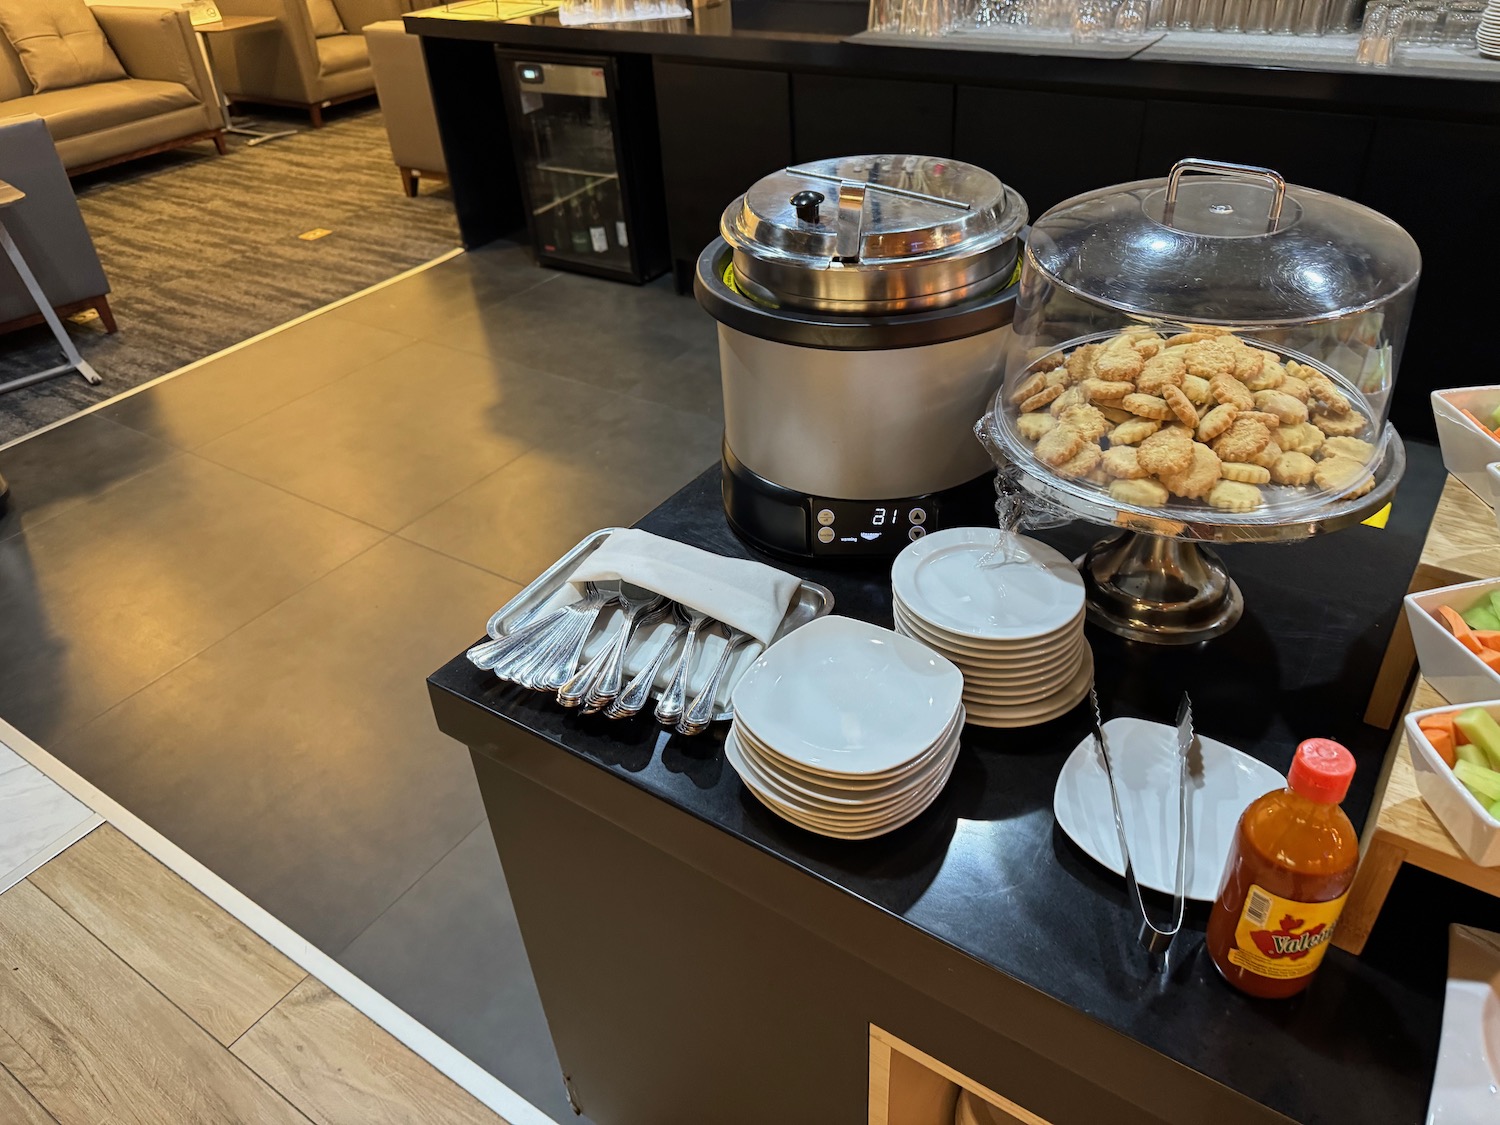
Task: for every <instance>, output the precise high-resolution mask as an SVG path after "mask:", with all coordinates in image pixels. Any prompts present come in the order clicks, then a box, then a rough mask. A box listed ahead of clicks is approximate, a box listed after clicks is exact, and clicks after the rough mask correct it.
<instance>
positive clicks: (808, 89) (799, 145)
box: [792, 74, 953, 161]
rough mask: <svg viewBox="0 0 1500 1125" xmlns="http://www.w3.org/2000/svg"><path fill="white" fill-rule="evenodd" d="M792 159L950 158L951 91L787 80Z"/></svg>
mask: <svg viewBox="0 0 1500 1125" xmlns="http://www.w3.org/2000/svg"><path fill="white" fill-rule="evenodd" d="M792 122H793V125H792V156H793V159H795V160H798V161H803V160H822V159H824V158H826V157H830V156H854V155H857V154H861V153H870V152H891V153H898V152H907V153H916V154H917V155H920V156H952V155H953V87H952V86H951V85H949V84H948V83H945V82H908V81H905V80H901V79H892V78H849V77H844V76H841V75H833V74H794V75H792Z"/></svg>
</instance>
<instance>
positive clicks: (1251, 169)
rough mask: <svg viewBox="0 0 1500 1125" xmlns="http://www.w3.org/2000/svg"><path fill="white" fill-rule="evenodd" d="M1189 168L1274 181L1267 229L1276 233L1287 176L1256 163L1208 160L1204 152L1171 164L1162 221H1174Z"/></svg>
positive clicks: (1284, 199) (1204, 172)
mask: <svg viewBox="0 0 1500 1125" xmlns="http://www.w3.org/2000/svg"><path fill="white" fill-rule="evenodd" d="M1189 172H1201V173H1202V174H1203V175H1206V176H1241V177H1249V178H1251V179H1259V180H1265V181H1266V182H1267V183H1269V184H1270V185H1271V191H1272V193H1273V194H1272V196H1271V209H1270V212H1269V213H1268V215H1267V216H1266V233H1267V234H1273V233H1275V231H1276V228H1277V226H1278V225H1279V224H1280V223H1281V208H1282V205H1283V204H1284V203H1285V202H1286V179H1285V178H1284V177H1283V176H1282V175H1281V173H1280V172H1277V171H1274V170H1273V169H1270V168H1261V167H1260V166H1258V165H1255V164H1231V163H1229V162H1228V161H1227V160H1208V159H1206V158H1204V157H1201V156H1188V157H1184V158H1183V159H1181V160H1179V161H1178V162H1177V163H1176V164H1174V165H1172V171H1171V172H1170V173H1169V174H1168V176H1167V198H1166V205H1165V207H1164V208H1163V210H1162V222H1163V223H1165V224H1166V225H1167V226H1171V225H1172V215H1173V212H1175V211H1176V209H1177V188H1178V185H1179V184H1180V183H1181V182H1182V177H1183V176H1185V175H1186V174H1187V173H1189Z"/></svg>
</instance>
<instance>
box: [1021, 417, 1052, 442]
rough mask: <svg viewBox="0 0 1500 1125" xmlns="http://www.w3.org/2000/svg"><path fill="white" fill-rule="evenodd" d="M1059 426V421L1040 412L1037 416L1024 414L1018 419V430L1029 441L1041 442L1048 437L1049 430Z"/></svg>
mask: <svg viewBox="0 0 1500 1125" xmlns="http://www.w3.org/2000/svg"><path fill="white" fill-rule="evenodd" d="M1056 425H1057V419H1056V418H1054V417H1052V415H1050V414H1044V413H1041V412H1038V413H1036V414H1022V415H1021V416H1020V417H1018V418H1017V419H1016V430H1017V431H1018V432H1019V433H1020V435H1021V436H1022V437H1023V438H1025V439H1026V440H1027V441H1041V440H1042V438H1044V437H1046V436H1047V433H1048V431H1049V430H1051V429H1052V427H1054V426H1056Z"/></svg>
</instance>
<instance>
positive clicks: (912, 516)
mask: <svg viewBox="0 0 1500 1125" xmlns="http://www.w3.org/2000/svg"><path fill="white" fill-rule="evenodd" d="M906 518H907V519H909V520H911V522H912V523H926V522H927V509H926V508H913V509H912V510H911V511H910V512H909V513H907V517H906Z"/></svg>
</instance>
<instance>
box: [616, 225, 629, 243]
mask: <svg viewBox="0 0 1500 1125" xmlns="http://www.w3.org/2000/svg"><path fill="white" fill-rule="evenodd" d="M615 241H616V242H618V243H619V244H620V245H621V246H629V245H630V234H629V232H627V231H626V230H625V220H624V219H616V220H615Z"/></svg>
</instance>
